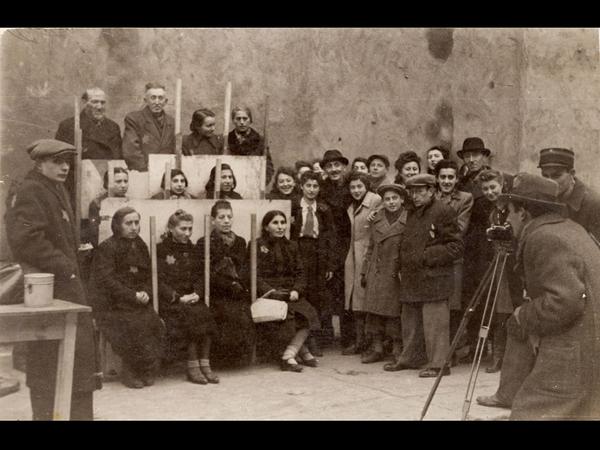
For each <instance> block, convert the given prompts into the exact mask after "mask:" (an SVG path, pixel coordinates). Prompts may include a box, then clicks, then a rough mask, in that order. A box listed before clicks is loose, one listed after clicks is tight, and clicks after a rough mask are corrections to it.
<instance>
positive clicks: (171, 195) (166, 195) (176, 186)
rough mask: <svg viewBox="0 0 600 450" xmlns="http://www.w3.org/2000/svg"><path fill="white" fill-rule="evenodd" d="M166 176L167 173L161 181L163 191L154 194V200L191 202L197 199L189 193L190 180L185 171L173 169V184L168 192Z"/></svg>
mask: <svg viewBox="0 0 600 450" xmlns="http://www.w3.org/2000/svg"><path fill="white" fill-rule="evenodd" d="M165 175H166V172H165V173H163V176H162V179H161V181H160V188H161V189H162V191H160V192H158V193H156V194H154V195H153V196H152V200H189V199H194V198H196V197H194V196H193V195H192V194H190V193H189V192H188V191H187V187H188V179H187V177H186V176H185V173H183V170H180V169H171V183H170V188H169V190H168V191H167V189H165Z"/></svg>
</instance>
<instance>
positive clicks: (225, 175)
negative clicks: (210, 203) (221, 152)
mask: <svg viewBox="0 0 600 450" xmlns="http://www.w3.org/2000/svg"><path fill="white" fill-rule="evenodd" d="M216 171H217V168H216V167H213V168H212V169H211V171H210V177H209V179H208V182H207V183H206V186H205V187H204V188H205V189H206V197H205V198H207V199H209V198H215V176H216ZM236 186H237V181H236V179H235V175H234V174H233V170H232V169H231V166H230V165H229V164H225V163H222V164H221V190H220V191H219V198H220V199H232V200H240V199H241V198H242V196H241V195H240V194H239V193H237V192H235V187H236Z"/></svg>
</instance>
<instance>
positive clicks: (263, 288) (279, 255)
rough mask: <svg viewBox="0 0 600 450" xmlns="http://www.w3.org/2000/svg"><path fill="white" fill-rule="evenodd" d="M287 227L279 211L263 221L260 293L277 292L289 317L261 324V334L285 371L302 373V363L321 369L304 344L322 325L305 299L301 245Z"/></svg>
mask: <svg viewBox="0 0 600 450" xmlns="http://www.w3.org/2000/svg"><path fill="white" fill-rule="evenodd" d="M287 226H288V224H287V219H286V217H285V213H283V212H282V211H276V210H274V211H269V212H268V213H267V214H265V216H264V217H263V219H262V222H261V231H262V235H261V237H260V238H259V239H258V240H257V248H258V251H257V294H258V295H259V296H263V295H264V294H266V293H267V292H269V291H272V290H275V291H276V292H274V293H272V294H270V295H269V297H271V298H272V297H273V296H277V297H278V299H282V300H285V301H287V302H288V314H287V317H286V319H285V320H283V321H277V322H264V323H260V324H258V326H257V331H258V333H259V335H260V336H261V338H262V339H261V340H262V341H265V342H266V343H267V345H268V348H269V350H270V351H271V353H272V354H276V355H278V356H279V357H280V358H281V360H280V363H281V370H284V371H292V372H301V371H302V367H301V366H300V365H299V364H298V362H300V363H302V364H304V365H307V366H310V367H316V366H317V360H316V359H315V357H314V356H313V355H312V354H311V353H310V352H309V351H308V348H307V347H306V346H305V345H304V342H305V340H306V338H307V337H308V335H309V333H310V331H311V330H319V329H320V328H321V324H320V321H319V317H318V315H317V311H316V310H315V308H314V307H313V306H312V305H311V304H310V303H308V302H307V301H306V300H305V299H304V295H305V294H306V285H307V280H306V273H305V271H304V268H303V267H302V264H301V262H300V257H299V254H298V246H297V245H296V243H295V242H292V241H290V240H289V239H287V238H286V237H285V231H286V229H287ZM248 253H250V248H248ZM296 358H298V359H296ZM298 360H299V361H298Z"/></svg>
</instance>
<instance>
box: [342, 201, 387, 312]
mask: <svg viewBox="0 0 600 450" xmlns="http://www.w3.org/2000/svg"><path fill="white" fill-rule="evenodd" d="M380 204H381V197H380V196H379V195H377V194H375V193H374V192H367V193H366V194H365V196H364V197H363V199H362V202H361V203H360V205H358V208H355V207H354V205H350V206H349V207H348V217H349V219H350V230H351V234H350V249H349V250H348V255H347V256H346V261H345V264H344V290H345V302H344V307H345V309H348V310H351V311H364V310H365V289H364V288H363V287H362V286H361V285H360V274H361V273H362V269H363V262H364V260H365V256H366V254H367V249H368V247H369V239H370V237H371V230H372V224H371V222H369V221H368V220H367V217H368V216H369V214H371V212H372V211H375V210H376V209H377V207H378V206H379V205H380Z"/></svg>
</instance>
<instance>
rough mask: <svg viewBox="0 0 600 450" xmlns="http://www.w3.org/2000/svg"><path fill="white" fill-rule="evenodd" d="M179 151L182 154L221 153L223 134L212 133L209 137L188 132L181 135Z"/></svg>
mask: <svg viewBox="0 0 600 450" xmlns="http://www.w3.org/2000/svg"><path fill="white" fill-rule="evenodd" d="M181 151H182V153H183V154H184V155H187V156H191V155H222V154H223V136H221V135H220V134H213V135H212V136H210V137H208V138H207V137H205V136H201V135H199V134H198V133H190V134H186V135H185V136H183V139H182V141H181Z"/></svg>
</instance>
